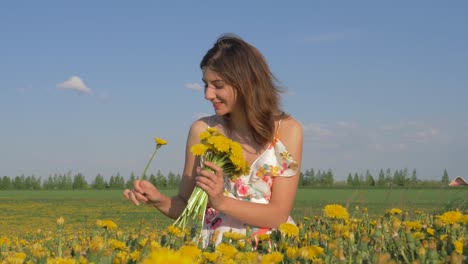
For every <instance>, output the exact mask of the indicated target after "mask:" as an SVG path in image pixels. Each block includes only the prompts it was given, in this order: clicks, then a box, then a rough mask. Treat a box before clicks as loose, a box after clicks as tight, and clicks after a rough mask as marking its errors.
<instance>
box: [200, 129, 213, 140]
mask: <svg viewBox="0 0 468 264" xmlns="http://www.w3.org/2000/svg"><path fill="white" fill-rule="evenodd" d="M210 136H211V133H210V132H208V131H203V132H201V133H200V139H201V140H205V139H207V138H209V137H210Z"/></svg>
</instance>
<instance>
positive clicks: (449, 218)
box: [438, 211, 463, 225]
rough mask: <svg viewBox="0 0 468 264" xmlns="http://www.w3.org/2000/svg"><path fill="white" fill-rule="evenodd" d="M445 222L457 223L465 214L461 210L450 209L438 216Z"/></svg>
mask: <svg viewBox="0 0 468 264" xmlns="http://www.w3.org/2000/svg"><path fill="white" fill-rule="evenodd" d="M438 218H439V219H440V221H442V223H444V224H446V225H447V224H455V223H458V222H460V221H461V220H462V219H463V214H462V213H460V212H459V211H448V212H445V213H443V214H442V215H440V216H439V217H438Z"/></svg>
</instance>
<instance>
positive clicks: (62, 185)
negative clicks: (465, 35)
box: [0, 169, 449, 190]
mask: <svg viewBox="0 0 468 264" xmlns="http://www.w3.org/2000/svg"><path fill="white" fill-rule="evenodd" d="M136 179H145V180H149V181H150V182H152V183H153V184H154V185H156V186H158V187H159V188H176V187H178V186H179V184H180V179H181V175H180V174H174V173H172V172H169V173H168V174H167V175H163V174H162V173H161V172H160V171H158V172H157V173H156V175H155V174H151V175H149V176H147V175H143V176H141V177H137V176H135V174H133V173H132V174H131V175H130V177H128V178H124V177H123V176H121V175H120V174H119V173H117V175H112V176H111V177H110V178H108V179H106V178H104V177H103V176H102V175H101V174H98V175H96V177H95V178H94V180H92V181H91V182H88V181H87V180H86V177H85V176H84V175H83V174H81V173H76V174H73V173H71V172H68V173H66V174H55V175H51V176H49V177H48V178H46V179H42V178H41V177H36V176H34V175H33V176H24V175H21V176H16V177H13V178H10V177H8V176H3V177H1V178H0V190H84V189H97V190H104V189H124V188H131V187H132V186H133V181H135V180H136ZM448 183H449V176H448V173H447V170H446V169H444V171H443V173H442V175H441V179H440V180H421V179H419V178H418V177H417V173H416V170H415V169H414V170H413V171H412V172H411V173H409V172H408V169H402V170H395V171H393V172H392V171H391V170H390V169H387V170H385V171H384V170H383V169H381V170H380V172H379V174H378V175H376V176H374V175H372V174H371V173H370V172H369V170H367V171H366V173H364V174H362V173H360V174H358V173H357V172H356V173H349V175H348V178H347V179H346V181H336V180H335V176H334V174H333V171H332V170H331V169H329V170H326V171H321V170H317V171H315V170H314V169H308V170H306V171H303V172H301V174H300V179H299V187H300V188H301V187H303V188H308V187H350V188H351V187H353V188H356V187H358V188H393V187H444V186H447V185H448Z"/></svg>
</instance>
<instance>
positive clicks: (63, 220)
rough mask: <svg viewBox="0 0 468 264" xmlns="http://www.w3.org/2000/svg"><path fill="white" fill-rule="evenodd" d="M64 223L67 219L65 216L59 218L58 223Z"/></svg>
mask: <svg viewBox="0 0 468 264" xmlns="http://www.w3.org/2000/svg"><path fill="white" fill-rule="evenodd" d="M63 223H65V219H63V217H59V218H57V225H63Z"/></svg>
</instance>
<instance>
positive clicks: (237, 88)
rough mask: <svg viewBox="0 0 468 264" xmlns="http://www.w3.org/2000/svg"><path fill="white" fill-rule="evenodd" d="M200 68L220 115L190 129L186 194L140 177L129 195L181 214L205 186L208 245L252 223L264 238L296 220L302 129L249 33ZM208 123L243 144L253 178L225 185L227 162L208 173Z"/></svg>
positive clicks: (223, 41)
mask: <svg viewBox="0 0 468 264" xmlns="http://www.w3.org/2000/svg"><path fill="white" fill-rule="evenodd" d="M200 68H201V70H202V73H203V82H204V83H205V99H206V100H208V101H210V102H211V103H212V105H213V108H214V111H215V115H212V116H209V117H204V118H201V119H199V120H197V121H195V122H194V123H193V124H192V126H191V128H190V131H189V135H188V138H187V143H186V154H185V166H184V171H183V176H182V180H181V184H180V188H179V193H178V195H176V196H174V197H167V196H165V195H163V194H162V193H161V192H159V190H158V189H157V188H156V187H155V186H154V185H152V184H151V183H150V182H148V181H144V180H136V181H135V182H134V188H133V189H132V190H128V189H127V190H125V191H124V196H125V197H126V198H127V199H129V200H131V201H132V202H133V203H135V204H136V205H138V204H139V203H140V202H143V203H146V204H150V205H152V206H154V207H156V208H157V209H158V210H160V211H161V212H162V213H163V214H165V215H166V216H168V217H171V218H174V219H177V217H179V215H180V214H181V213H182V211H183V210H184V208H185V206H186V204H187V200H188V199H189V197H190V195H191V193H192V190H193V189H194V187H195V185H198V186H199V187H201V188H202V189H203V190H205V191H206V193H207V194H208V198H209V206H208V209H207V210H206V214H205V223H204V227H203V230H202V235H203V237H204V242H205V245H206V242H207V241H208V240H209V239H210V238H211V236H212V235H213V234H215V233H216V234H217V237H216V238H215V239H216V243H219V242H220V241H221V238H222V233H223V232H227V231H232V232H240V233H246V229H247V227H249V228H250V230H252V232H253V233H252V234H253V235H256V234H260V233H265V232H268V231H269V230H271V229H272V228H276V227H278V226H279V225H280V224H282V223H284V222H288V221H289V222H292V219H291V218H290V216H289V215H290V212H291V210H292V206H293V203H294V198H295V194H296V190H297V184H298V180H299V173H300V164H301V159H302V127H301V125H300V124H299V122H298V121H296V120H295V119H294V118H293V117H291V116H290V115H287V114H285V113H284V112H283V111H282V110H281V108H280V102H279V101H280V97H279V94H280V90H279V88H278V86H277V85H276V83H275V78H274V76H273V74H272V73H271V71H270V69H269V67H268V65H267V62H266V60H265V58H264V57H263V56H262V54H261V53H260V52H259V51H258V50H257V49H256V48H255V47H253V46H251V45H250V44H249V43H247V42H245V41H244V40H242V39H241V38H239V37H237V36H233V35H224V36H221V37H220V38H218V40H217V41H216V43H215V44H214V46H213V47H212V48H211V49H210V50H208V52H207V53H206V55H205V56H204V57H203V59H202V61H201V63H200ZM207 127H214V128H217V130H218V131H220V132H221V133H223V134H224V135H225V136H227V137H228V138H231V139H232V140H235V141H237V142H239V143H240V144H241V146H242V148H243V153H244V157H245V159H246V161H247V162H248V163H249V164H250V165H251V170H250V174H249V175H243V176H241V177H239V178H238V180H237V181H235V182H229V181H228V182H227V183H225V180H224V177H223V171H222V170H221V168H220V167H218V166H216V165H214V164H212V163H209V162H205V165H207V166H209V167H211V168H212V169H213V170H214V171H215V173H211V172H208V171H206V170H201V168H200V164H199V162H200V161H199V158H198V157H195V156H194V155H193V154H192V153H191V152H190V149H191V147H192V146H193V145H194V144H196V143H199V142H200V139H199V134H200V133H201V132H202V131H204V130H205V129H206V128H207ZM216 231H217V232H216Z"/></svg>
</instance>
